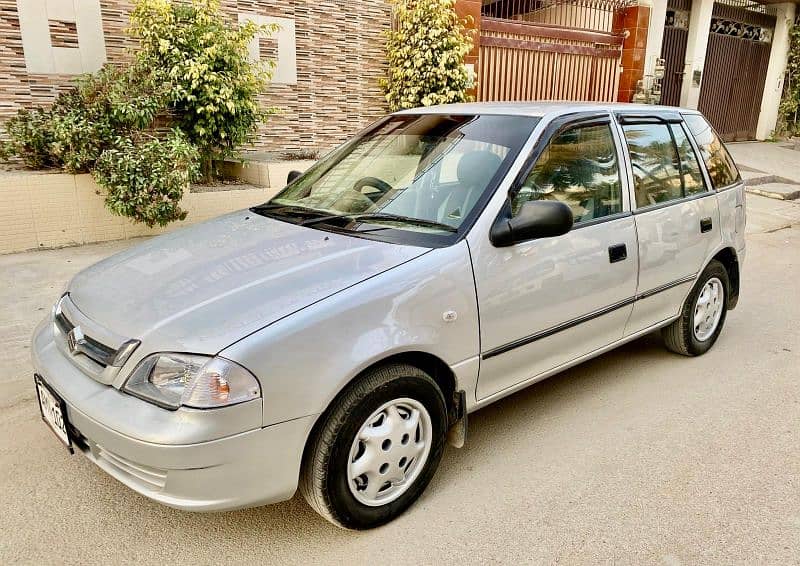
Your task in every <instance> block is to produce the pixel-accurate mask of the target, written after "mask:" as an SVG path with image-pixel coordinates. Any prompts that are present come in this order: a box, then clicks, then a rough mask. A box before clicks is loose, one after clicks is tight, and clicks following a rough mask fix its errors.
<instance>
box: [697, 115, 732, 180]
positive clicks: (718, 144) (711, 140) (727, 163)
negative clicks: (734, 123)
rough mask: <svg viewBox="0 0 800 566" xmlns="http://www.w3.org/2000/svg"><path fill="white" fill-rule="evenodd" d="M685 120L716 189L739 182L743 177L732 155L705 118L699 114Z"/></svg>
mask: <svg viewBox="0 0 800 566" xmlns="http://www.w3.org/2000/svg"><path fill="white" fill-rule="evenodd" d="M683 120H684V122H685V123H686V125H687V126H688V127H689V131H690V132H692V135H693V136H694V139H695V141H697V146H698V147H699V148H700V154H701V155H702V157H703V161H704V162H705V164H706V168H707V169H708V174H709V176H710V177H711V183H712V184H713V185H714V188H715V189H722V188H725V187H727V186H728V185H732V184H733V183H735V182H736V181H738V180H739V179H740V178H741V177H740V176H739V171H738V169H736V164H735V163H734V162H733V158H731V154H730V153H728V150H727V149H725V146H724V145H723V143H722V140H721V139H719V136H718V135H717V133H716V132H715V131H714V129H713V128H712V127H711V125H710V124H709V123H708V122H706V120H705V118H703V117H702V116H700V115H699V114H684V116H683Z"/></svg>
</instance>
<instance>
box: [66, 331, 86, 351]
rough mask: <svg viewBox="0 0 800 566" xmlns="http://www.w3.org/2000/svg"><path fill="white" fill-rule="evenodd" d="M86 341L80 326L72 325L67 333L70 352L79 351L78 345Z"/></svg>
mask: <svg viewBox="0 0 800 566" xmlns="http://www.w3.org/2000/svg"><path fill="white" fill-rule="evenodd" d="M85 343H86V338H85V337H84V336H83V331H82V330H81V327H80V326H76V327H74V328H73V329H72V330H70V331H69V333H68V334H67V346H69V351H70V352H72V354H77V353H78V352H80V347H81V346H82V345H83V344H85Z"/></svg>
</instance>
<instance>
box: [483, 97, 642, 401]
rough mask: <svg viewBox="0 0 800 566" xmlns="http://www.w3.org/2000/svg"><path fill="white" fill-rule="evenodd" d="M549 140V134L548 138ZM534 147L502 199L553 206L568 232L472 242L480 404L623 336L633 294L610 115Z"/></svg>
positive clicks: (631, 255)
mask: <svg viewBox="0 0 800 566" xmlns="http://www.w3.org/2000/svg"><path fill="white" fill-rule="evenodd" d="M547 132H552V133H547ZM547 132H546V133H545V134H544V136H543V142H542V144H537V146H536V147H535V148H534V150H533V152H532V155H531V156H530V161H529V164H528V165H527V166H526V167H525V168H524V170H523V171H522V172H521V174H520V177H519V181H518V182H517V183H515V186H514V187H512V190H511V194H510V195H509V200H510V206H511V209H512V214H513V213H515V212H516V211H518V210H519V208H520V207H521V206H522V204H523V203H524V202H525V201H526V200H558V201H561V202H564V203H566V204H567V205H568V206H570V208H571V209H572V211H573V216H574V218H575V226H574V228H573V229H572V231H571V232H569V233H567V234H565V235H563V236H559V237H555V238H544V239H539V240H532V241H528V242H522V243H518V244H516V245H513V246H509V247H500V248H496V247H493V246H492V244H491V242H490V241H489V238H488V234H487V233H486V232H485V231H478V230H473V231H472V232H471V233H470V236H469V244H470V250H471V253H472V260H473V267H474V275H475V285H476V289H477V293H478V304H479V305H480V334H481V358H482V359H481V367H480V376H479V380H478V387H477V391H476V395H477V399H478V400H483V399H486V398H488V397H491V396H493V395H495V394H500V393H501V392H503V391H508V390H511V389H513V388H514V387H515V386H517V385H520V384H522V383H525V382H530V381H531V380H532V379H534V378H536V377H537V376H540V375H542V374H545V373H546V372H548V371H549V370H552V369H554V368H557V367H559V366H561V365H563V364H565V363H567V362H570V361H571V360H574V359H576V358H579V357H580V356H582V355H585V354H587V353H590V352H592V351H594V350H597V349H598V348H602V347H603V346H606V345H608V344H610V343H612V342H614V341H616V340H619V339H620V338H621V337H622V332H623V330H624V327H625V322H626V321H627V320H628V317H629V315H630V313H631V308H632V303H633V299H632V298H633V295H634V293H635V291H636V273H637V260H636V231H635V227H634V220H633V218H632V216H631V213H630V210H629V202H628V198H627V194H628V191H627V179H626V177H625V176H624V174H623V175H620V172H621V171H623V170H624V169H623V166H622V165H621V164H622V163H624V162H623V161H622V151H621V150H622V147H621V143H620V139H619V137H618V135H617V133H616V131H615V126H614V125H613V124H612V123H611V116H610V115H609V114H608V113H603V114H599V115H598V114H595V115H593V116H591V117H583V118H580V117H577V118H576V117H571V118H561V119H557V121H556V122H555V123H553V124H551V126H550V127H549V129H548V131H547Z"/></svg>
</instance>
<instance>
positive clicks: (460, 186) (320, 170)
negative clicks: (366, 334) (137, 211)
mask: <svg viewBox="0 0 800 566" xmlns="http://www.w3.org/2000/svg"><path fill="white" fill-rule="evenodd" d="M537 121H538V119H537V118H529V117H518V116H492V115H480V116H475V115H470V116H454V115H442V114H422V115H399V116H391V117H389V118H387V119H384V120H383V121H381V122H378V123H377V124H376V125H375V126H373V127H371V128H370V129H368V130H367V131H366V132H365V133H364V134H362V135H361V136H359V137H358V138H356V139H354V140H352V141H351V142H349V143H347V144H345V145H344V146H342V147H340V148H339V149H337V150H336V151H334V152H333V153H331V154H330V155H328V156H327V157H325V158H323V159H322V160H321V161H319V162H318V163H317V164H316V165H315V166H314V167H313V168H312V169H310V170H309V171H308V172H306V173H305V174H304V175H302V176H301V177H299V178H298V179H296V180H295V181H294V182H292V183H290V184H289V185H288V186H287V187H286V188H285V189H284V190H283V191H281V192H280V193H279V194H278V195H277V196H275V197H274V198H273V199H272V200H271V201H270V202H269V203H267V204H265V205H261V206H260V207H255V208H254V209H253V210H255V211H256V212H260V213H262V214H269V215H274V216H279V217H280V216H282V217H284V218H286V219H289V220H292V221H295V222H297V223H299V224H303V225H309V226H321V225H325V224H332V225H335V226H336V227H337V228H338V229H347V230H352V231H358V232H373V233H374V232H378V231H390V230H401V231H408V232H415V233H426V234H440V235H441V234H451V235H452V234H453V233H456V232H458V231H459V228H460V227H461V226H462V225H463V224H464V223H465V221H467V220H468V219H473V218H474V216H475V215H476V214H477V212H479V209H480V208H482V206H481V207H478V205H479V203H482V202H485V200H484V199H485V198H488V196H489V195H490V193H491V191H492V190H494V188H495V187H496V185H497V183H498V182H499V181H500V180H501V179H502V178H503V176H504V175H505V173H506V172H507V170H508V167H509V166H510V165H511V162H512V161H513V160H514V158H515V156H516V155H517V153H518V152H519V149H520V148H521V146H522V144H524V143H525V141H526V140H527V139H528V137H529V135H530V134H531V132H532V130H533V128H534V126H535V125H536V122H537ZM365 224H368V225H369V227H368V228H365V226H364V225H365ZM401 239H402V238H401Z"/></svg>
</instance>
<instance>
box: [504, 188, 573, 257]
mask: <svg viewBox="0 0 800 566" xmlns="http://www.w3.org/2000/svg"><path fill="white" fill-rule="evenodd" d="M572 222H573V218H572V210H571V209H570V208H569V207H568V206H567V205H566V204H564V203H563V202H559V201H555V200H529V201H527V202H525V203H524V204H523V205H522V208H520V210H519V213H518V214H517V215H516V216H513V217H512V216H511V207H510V206H509V205H507V206H506V209H505V210H504V214H502V215H501V216H500V217H499V218H498V219H497V220H496V221H495V223H494V225H493V226H492V229H491V231H490V233H489V239H490V240H491V241H492V244H494V245H495V246H497V247H502V246H511V245H513V244H516V243H518V242H526V241H528V240H535V239H538V238H552V237H554V236H561V235H562V234H566V233H567V232H569V231H570V230H572Z"/></svg>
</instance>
